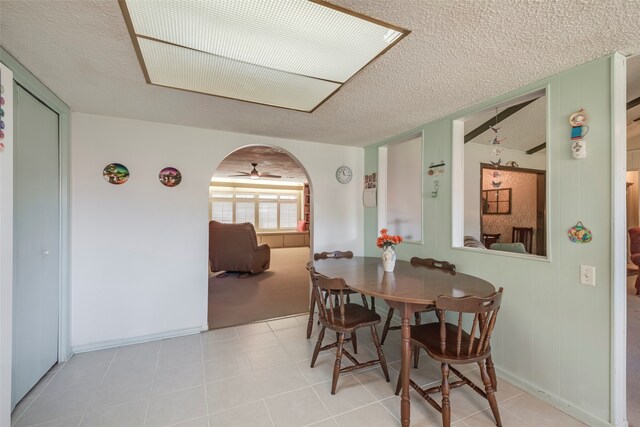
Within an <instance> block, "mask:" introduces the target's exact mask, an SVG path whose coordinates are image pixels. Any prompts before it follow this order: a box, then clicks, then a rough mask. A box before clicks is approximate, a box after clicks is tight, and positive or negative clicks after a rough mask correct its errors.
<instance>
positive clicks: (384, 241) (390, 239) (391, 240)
mask: <svg viewBox="0 0 640 427" xmlns="http://www.w3.org/2000/svg"><path fill="white" fill-rule="evenodd" d="M400 243H402V236H397V235H391V234H389V230H387V229H386V228H383V229H382V230H380V236H379V237H378V240H377V241H376V244H377V245H378V247H379V248H382V249H387V248H389V247H390V248H394V247H395V246H396V245H398V244H400Z"/></svg>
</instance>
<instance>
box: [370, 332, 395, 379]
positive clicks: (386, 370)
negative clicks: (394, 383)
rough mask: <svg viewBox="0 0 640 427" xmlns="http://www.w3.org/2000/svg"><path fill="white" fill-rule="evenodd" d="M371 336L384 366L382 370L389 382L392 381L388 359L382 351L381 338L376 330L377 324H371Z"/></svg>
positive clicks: (381, 364)
mask: <svg viewBox="0 0 640 427" xmlns="http://www.w3.org/2000/svg"><path fill="white" fill-rule="evenodd" d="M371 337H372V338H373V344H374V345H375V346H376V351H377V352H378V360H379V361H380V366H381V367H382V372H383V373H384V378H385V379H386V380H387V382H389V381H391V379H390V378H389V368H387V359H386V358H385V357H384V353H383V352H382V347H380V339H379V338H378V331H376V327H375V326H373V325H372V326H371Z"/></svg>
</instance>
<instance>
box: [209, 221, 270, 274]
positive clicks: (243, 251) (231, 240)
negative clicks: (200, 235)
mask: <svg viewBox="0 0 640 427" xmlns="http://www.w3.org/2000/svg"><path fill="white" fill-rule="evenodd" d="M209 261H210V262H211V271H221V270H225V271H241V272H248V273H252V274H257V273H262V272H263V271H265V270H267V269H268V268H269V263H270V261H271V249H270V248H269V245H266V244H263V245H258V239H257V237H256V230H255V229H254V228H253V225H252V224H251V223H248V222H246V223H244V224H223V223H221V222H218V221H209Z"/></svg>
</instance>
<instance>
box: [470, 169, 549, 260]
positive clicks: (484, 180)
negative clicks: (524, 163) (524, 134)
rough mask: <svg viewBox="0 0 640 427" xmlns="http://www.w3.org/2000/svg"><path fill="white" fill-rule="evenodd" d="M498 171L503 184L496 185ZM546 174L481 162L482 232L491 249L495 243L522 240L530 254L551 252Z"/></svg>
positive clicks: (537, 170)
mask: <svg viewBox="0 0 640 427" xmlns="http://www.w3.org/2000/svg"><path fill="white" fill-rule="evenodd" d="M496 172H497V173H499V174H500V175H499V181H500V183H501V184H502V185H501V186H500V187H496V185H495V184H496V178H495V176H496ZM546 174H547V173H546V171H545V170H539V169H527V168H520V167H509V166H495V165H492V164H487V163H481V164H480V185H481V189H480V194H481V196H480V197H481V201H480V204H481V213H480V235H481V236H482V239H483V241H482V243H483V244H484V245H485V246H486V247H487V248H490V247H491V245H492V244H493V243H499V242H506V243H517V242H520V243H522V244H523V245H524V246H525V250H526V252H527V253H529V254H534V255H539V256H546V255H547V250H546V249H547V241H546V234H545V230H546V224H545V221H546V205H547V202H546V191H545V189H546ZM514 218H517V222H514Z"/></svg>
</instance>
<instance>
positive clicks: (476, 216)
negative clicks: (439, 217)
mask: <svg viewBox="0 0 640 427" xmlns="http://www.w3.org/2000/svg"><path fill="white" fill-rule="evenodd" d="M491 150H493V146H491V145H485V144H476V143H473V142H469V143H467V144H464V235H465V236H473V237H475V238H477V239H478V240H480V241H482V239H481V237H482V236H480V163H490V161H491V160H493V161H496V160H495V159H496V156H495V155H494V154H493V153H492V152H491ZM500 158H501V159H503V161H504V162H506V161H510V160H513V161H515V162H516V163H518V166H520V167H521V168H529V169H538V170H546V169H547V156H546V155H545V154H540V153H536V154H530V155H529V154H526V153H525V152H524V151H519V150H512V149H509V148H504V150H503V152H502V153H501V155H500Z"/></svg>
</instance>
